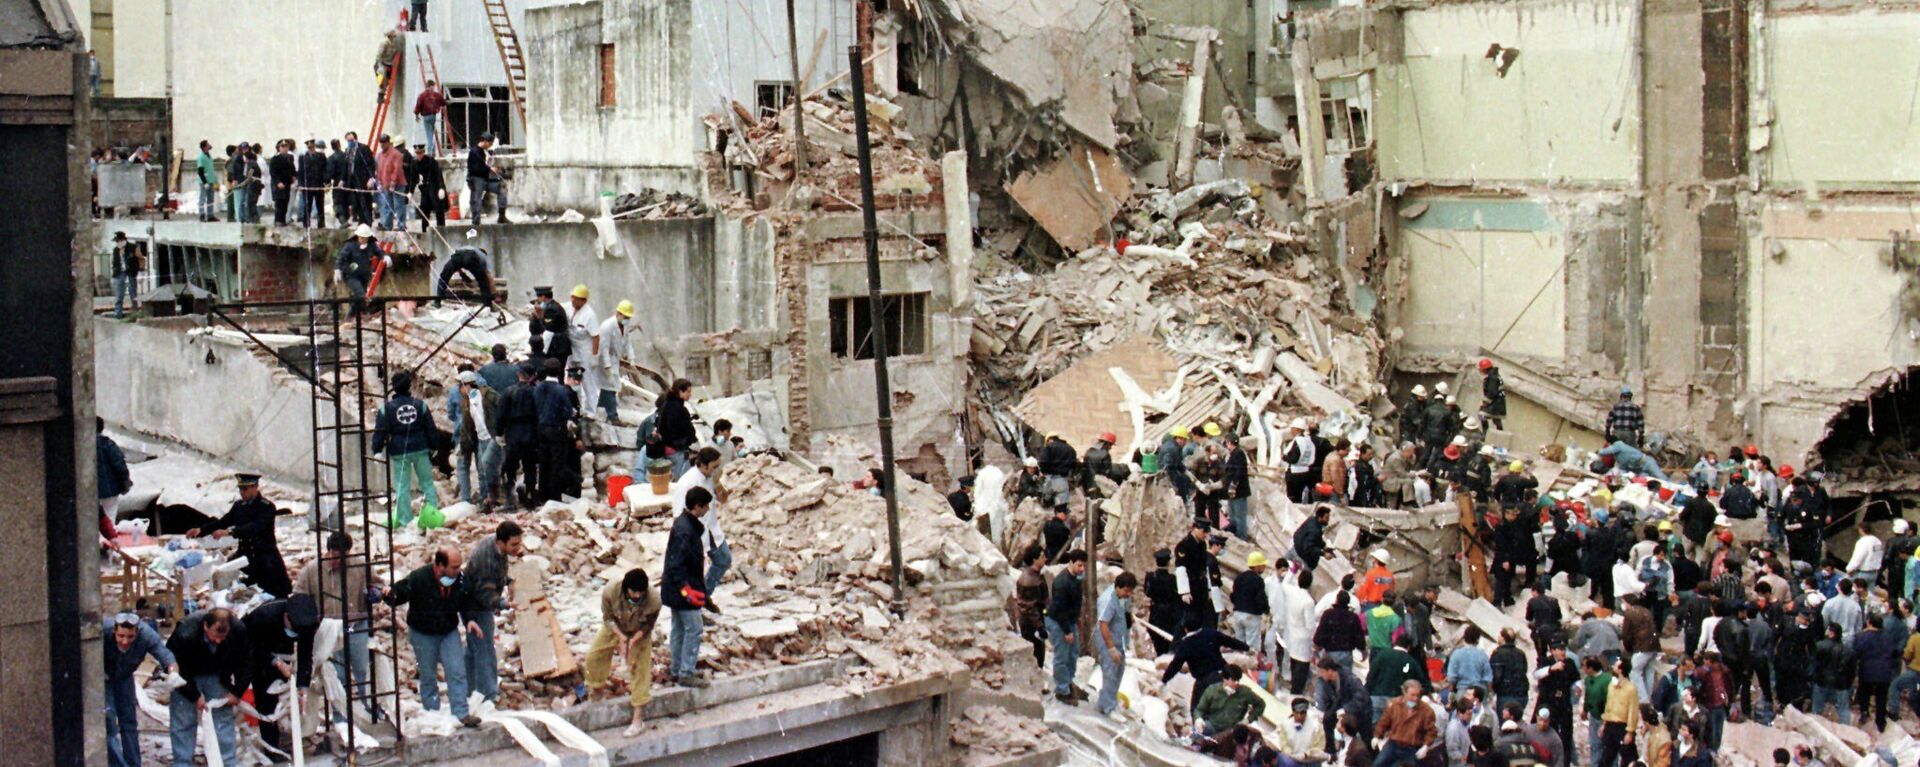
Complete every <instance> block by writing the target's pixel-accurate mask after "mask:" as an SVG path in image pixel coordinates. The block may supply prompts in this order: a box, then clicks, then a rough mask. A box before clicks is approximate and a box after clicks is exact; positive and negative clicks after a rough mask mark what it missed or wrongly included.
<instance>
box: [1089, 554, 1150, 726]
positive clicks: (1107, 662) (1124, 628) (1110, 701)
mask: <svg viewBox="0 0 1920 767" xmlns="http://www.w3.org/2000/svg"><path fill="white" fill-rule="evenodd" d="M1138 584H1139V581H1138V580H1137V579H1136V578H1134V577H1133V573H1127V572H1123V573H1121V574H1119V575H1118V576H1115V577H1114V579H1113V585H1111V586H1108V587H1107V590H1106V591H1105V592H1103V593H1101V594H1100V601H1099V605H1098V610H1097V612H1096V613H1095V621H1096V622H1095V623H1094V631H1093V654H1094V658H1095V659H1096V660H1098V661H1099V662H1100V699H1099V701H1098V702H1097V703H1095V705H1094V707H1095V708H1096V709H1097V710H1098V711H1099V712H1100V714H1101V715H1102V716H1105V715H1107V714H1111V713H1113V710H1114V709H1116V708H1118V707H1119V706H1120V678H1121V674H1122V673H1123V672H1125V671H1126V668H1127V644H1128V642H1127V635H1128V633H1129V632H1130V631H1132V629H1133V618H1132V616H1133V589H1134V587H1135V586H1136V585H1138Z"/></svg>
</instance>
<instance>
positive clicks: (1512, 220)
mask: <svg viewBox="0 0 1920 767" xmlns="http://www.w3.org/2000/svg"><path fill="white" fill-rule="evenodd" d="M1420 204H1424V205H1427V206H1428V207H1427V209H1426V211H1425V212H1424V213H1423V214H1422V215H1421V216H1419V217H1417V218H1415V219H1413V220H1412V221H1410V222H1405V223H1404V225H1403V228H1402V230H1401V232H1400V237H1399V241H1400V255H1401V257H1403V258H1405V259H1406V263H1407V299H1406V302H1405V304H1404V305H1403V306H1402V308H1401V327H1402V328H1403V329H1404V330H1405V331H1406V338H1405V341H1404V343H1405V345H1406V347H1407V349H1408V350H1409V351H1415V352H1461V353H1474V352H1477V351H1478V350H1479V349H1480V348H1483V347H1487V348H1492V347H1495V346H1496V344H1497V347H1498V349H1499V351H1500V352H1502V353H1505V354H1518V355H1524V356H1529V357H1534V358H1537V359H1541V360H1549V361H1558V360H1561V359H1564V358H1565V357H1566V354H1567V350H1566V347H1567V343H1566V287H1565V285H1566V280H1565V272H1564V270H1562V269H1561V265H1562V264H1563V263H1564V262H1565V261H1566V258H1567V249H1566V242H1565V236H1564V234H1563V233H1562V232H1561V231H1560V230H1559V228H1558V226H1557V224H1555V223H1554V222H1553V221H1551V220H1550V219H1548V218H1546V213H1545V210H1544V209H1543V208H1541V207H1540V206H1539V205H1537V204H1535V203H1531V202H1525V201H1511V202H1507V201H1499V202H1495V201H1473V200H1447V199H1429V200H1424V201H1423V202H1422V203H1420ZM1536 296H1537V298H1536ZM1529 302H1531V305H1529ZM1523 310H1524V311H1525V316H1524V317H1522V316H1521V313H1522V311H1523ZM1515 318H1520V321H1519V322H1515V321H1514V320H1515ZM1509 326H1511V328H1512V330H1511V331H1510V332H1509V331H1508V328H1509ZM1503 335H1504V336H1505V339H1504V340H1502V338H1501V337H1502V336H1503Z"/></svg>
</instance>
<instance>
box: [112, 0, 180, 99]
mask: <svg viewBox="0 0 1920 767" xmlns="http://www.w3.org/2000/svg"><path fill="white" fill-rule="evenodd" d="M175 2H176V3H178V4H177V5H175V6H174V7H175V8H176V9H178V8H181V7H184V6H185V5H186V3H184V2H181V0H175ZM166 26H167V7H166V4H165V3H162V2H155V1H154V0H146V1H145V2H139V1H138V0H118V2H115V3H114V4H113V95H114V96H116V97H119V98H154V99H157V98H164V97H165V96H166V95H167V38H166Z"/></svg>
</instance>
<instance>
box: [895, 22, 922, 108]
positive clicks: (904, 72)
mask: <svg viewBox="0 0 1920 767" xmlns="http://www.w3.org/2000/svg"><path fill="white" fill-rule="evenodd" d="M893 62H894V67H893V82H894V87H895V88H898V89H899V90H900V92H901V93H911V94H914V95H916V96H917V95H920V72H919V69H920V43H919V42H918V41H916V40H914V39H913V38H912V37H910V36H908V35H906V34H902V35H901V36H900V41H899V43H897V44H896V45H895V46H894V54H893Z"/></svg>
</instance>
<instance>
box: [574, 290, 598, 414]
mask: <svg viewBox="0 0 1920 767" xmlns="http://www.w3.org/2000/svg"><path fill="white" fill-rule="evenodd" d="M599 329H600V315H599V314H596V313H595V312H594V311H593V304H581V305H580V308H578V309H575V310H573V313H572V314H571V315H570V316H569V317H568V318H567V340H568V341H571V342H572V343H573V357H572V359H576V360H586V359H588V358H590V357H592V355H593V334H594V332H595V331H597V330H599ZM585 404H586V405H587V406H588V407H592V406H593V403H591V402H588V403H585Z"/></svg>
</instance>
